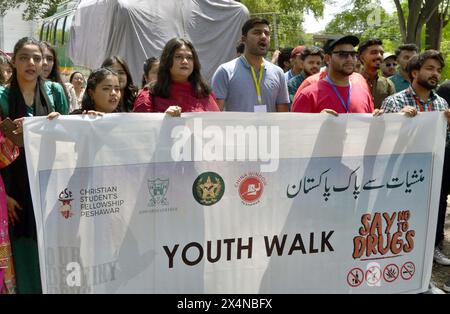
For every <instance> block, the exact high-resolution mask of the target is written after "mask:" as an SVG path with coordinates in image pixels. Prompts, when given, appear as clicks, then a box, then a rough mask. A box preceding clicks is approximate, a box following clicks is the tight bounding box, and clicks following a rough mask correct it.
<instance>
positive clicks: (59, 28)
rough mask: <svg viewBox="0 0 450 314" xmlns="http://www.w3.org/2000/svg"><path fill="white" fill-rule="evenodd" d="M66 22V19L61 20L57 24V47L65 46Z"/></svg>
mask: <svg viewBox="0 0 450 314" xmlns="http://www.w3.org/2000/svg"><path fill="white" fill-rule="evenodd" d="M64 22H65V17H64V18H60V19H59V20H58V22H56V41H55V44H56V46H60V45H62V44H63V33H64Z"/></svg>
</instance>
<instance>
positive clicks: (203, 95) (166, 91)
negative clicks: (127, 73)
mask: <svg viewBox="0 0 450 314" xmlns="http://www.w3.org/2000/svg"><path fill="white" fill-rule="evenodd" d="M133 111H134V112H167V113H169V114H171V115H175V116H176V115H179V114H180V113H181V112H201V111H220V110H219V107H218V106H217V103H216V98H215V96H214V94H213V93H212V91H211V87H209V85H208V83H206V81H205V80H204V79H203V78H202V76H201V74H200V61H199V59H198V55H197V52H196V51H195V49H194V46H193V45H192V43H191V42H190V41H188V40H186V39H179V38H173V39H171V40H169V41H168V42H167V44H166V46H165V47H164V50H163V52H162V55H161V59H160V64H159V71H158V78H157V81H156V82H155V83H154V84H152V85H151V86H150V87H149V88H145V89H143V90H142V91H141V93H140V94H139V95H138V97H137V98H136V100H135V102H134V107H133Z"/></svg>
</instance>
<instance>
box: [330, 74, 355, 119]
mask: <svg viewBox="0 0 450 314" xmlns="http://www.w3.org/2000/svg"><path fill="white" fill-rule="evenodd" d="M326 79H327V82H328V83H330V85H331V87H332V88H333V90H334V93H335V94H336V96H338V98H339V100H340V102H341V105H342V107H344V109H345V112H346V113H349V107H350V97H351V95H352V83H351V82H350V81H349V82H348V99H347V103H345V102H344V99H342V96H341V93H339V91H338V90H337V88H336V85H334V83H333V82H332V81H331V79H330V77H329V76H328V75H327V77H326Z"/></svg>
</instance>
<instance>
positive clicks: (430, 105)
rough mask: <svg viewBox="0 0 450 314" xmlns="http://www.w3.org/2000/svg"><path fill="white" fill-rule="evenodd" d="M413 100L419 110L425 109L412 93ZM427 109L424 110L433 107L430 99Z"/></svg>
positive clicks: (429, 109)
mask: <svg viewBox="0 0 450 314" xmlns="http://www.w3.org/2000/svg"><path fill="white" fill-rule="evenodd" d="M413 97H414V100H415V101H416V104H417V106H418V107H419V109H420V111H421V112H424V111H425V108H424V107H423V106H422V104H421V103H420V101H419V99H417V97H416V96H415V95H413ZM427 109H428V110H426V111H431V109H433V101H432V100H430V102H429V103H428V108H427Z"/></svg>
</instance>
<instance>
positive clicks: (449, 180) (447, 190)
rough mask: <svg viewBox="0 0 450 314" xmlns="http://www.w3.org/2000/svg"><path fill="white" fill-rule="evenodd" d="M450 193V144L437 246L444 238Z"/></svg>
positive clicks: (444, 177)
mask: <svg viewBox="0 0 450 314" xmlns="http://www.w3.org/2000/svg"><path fill="white" fill-rule="evenodd" d="M448 194H450V145H447V147H446V148H445V157H444V171H443V172H442V186H441V198H440V200H439V213H438V222H437V228H436V243H435V244H436V246H437V245H441V243H442V241H443V240H444V225H445V214H446V211H447V195H448Z"/></svg>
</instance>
